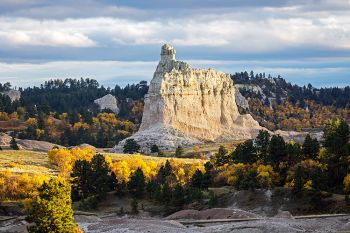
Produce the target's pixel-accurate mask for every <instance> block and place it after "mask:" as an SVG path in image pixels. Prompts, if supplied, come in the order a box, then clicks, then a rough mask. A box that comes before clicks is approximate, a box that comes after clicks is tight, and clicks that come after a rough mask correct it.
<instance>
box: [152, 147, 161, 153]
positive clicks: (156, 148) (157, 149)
mask: <svg viewBox="0 0 350 233" xmlns="http://www.w3.org/2000/svg"><path fill="white" fill-rule="evenodd" d="M151 152H152V153H158V152H159V148H158V146H157V145H152V146H151Z"/></svg>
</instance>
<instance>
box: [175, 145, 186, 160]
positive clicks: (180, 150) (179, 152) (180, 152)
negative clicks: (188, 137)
mask: <svg viewBox="0 0 350 233" xmlns="http://www.w3.org/2000/svg"><path fill="white" fill-rule="evenodd" d="M184 152H185V149H184V148H183V146H178V147H177V148H176V151H175V156H176V157H180V156H182V155H183V154H184Z"/></svg>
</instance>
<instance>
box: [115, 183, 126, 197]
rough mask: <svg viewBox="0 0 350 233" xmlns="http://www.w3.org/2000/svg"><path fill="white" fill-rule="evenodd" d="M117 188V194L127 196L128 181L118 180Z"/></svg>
mask: <svg viewBox="0 0 350 233" xmlns="http://www.w3.org/2000/svg"><path fill="white" fill-rule="evenodd" d="M116 190H117V192H116V194H117V196H119V197H123V196H125V194H126V192H127V185H126V182H125V181H124V180H123V181H122V182H118V183H117V187H116Z"/></svg>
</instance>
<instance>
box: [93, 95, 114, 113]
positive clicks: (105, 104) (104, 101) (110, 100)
mask: <svg viewBox="0 0 350 233" xmlns="http://www.w3.org/2000/svg"><path fill="white" fill-rule="evenodd" d="M94 103H95V104H97V105H98V106H99V108H100V110H103V109H109V110H111V111H112V112H114V113H115V114H118V113H119V108H118V103H117V99H116V98H115V97H114V96H113V95H111V94H107V95H105V96H103V97H102V98H99V99H96V100H94Z"/></svg>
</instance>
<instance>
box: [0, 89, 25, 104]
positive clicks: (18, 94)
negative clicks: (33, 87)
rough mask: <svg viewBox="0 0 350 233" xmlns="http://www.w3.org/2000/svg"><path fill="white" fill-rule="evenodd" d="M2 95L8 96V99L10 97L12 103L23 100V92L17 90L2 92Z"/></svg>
mask: <svg viewBox="0 0 350 233" xmlns="http://www.w3.org/2000/svg"><path fill="white" fill-rule="evenodd" d="M0 94H2V95H7V96H8V97H10V99H11V101H12V102H13V101H15V100H19V99H20V98H21V92H20V91H17V90H9V91H4V92H1V93H0Z"/></svg>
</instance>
